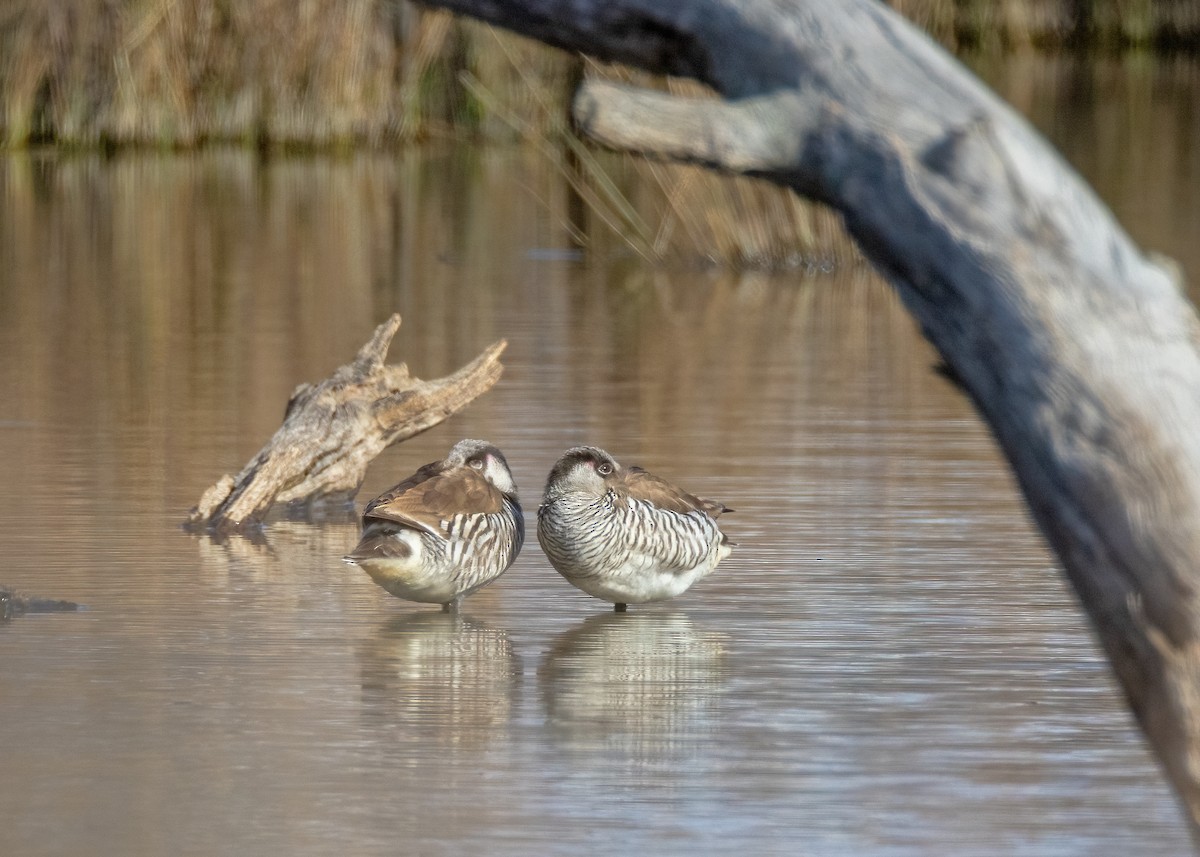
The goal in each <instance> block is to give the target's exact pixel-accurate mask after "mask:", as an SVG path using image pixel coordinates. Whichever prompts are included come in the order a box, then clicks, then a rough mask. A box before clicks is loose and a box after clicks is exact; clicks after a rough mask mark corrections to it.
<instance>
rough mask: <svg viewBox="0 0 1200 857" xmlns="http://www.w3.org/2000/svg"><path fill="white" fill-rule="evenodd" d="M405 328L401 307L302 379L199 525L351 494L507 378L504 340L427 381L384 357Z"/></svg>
mask: <svg viewBox="0 0 1200 857" xmlns="http://www.w3.org/2000/svg"><path fill="white" fill-rule="evenodd" d="M399 328H400V316H399V315H393V316H392V317H391V318H389V319H388V320H387V321H386V322H384V323H383V324H381V325H380V326H379V327H378V328H377V329H376V330H375V334H374V335H373V336H372V337H371V340H370V341H369V342H368V343H367V344H366V345H364V346H363V347H362V348H361V349H359V352H358V354H357V355H356V356H355V358H354V360H353V361H352V362H350V363H347V364H346V365H345V366H342V367H341V368H339V369H338V370H337V371H336V372H334V373H333V375H331V376H330V377H329V378H326V379H325V380H324V381H322V382H320V383H319V384H315V385H314V384H301V385H300V386H299V387H297V388H296V391H295V392H294V393H293V394H292V397H291V399H290V400H289V401H288V404H287V410H286V412H285V414H284V420H283V425H282V426H280V428H279V430H278V431H276V432H275V435H274V436H273V437H272V438H271V440H270V441H269V442H268V443H267V445H266V446H264V447H263V448H262V449H261V450H260V451H259V453H258V454H257V455H255V456H254V457H253V458H252V459H250V461H249V462H247V464H246V466H245V467H243V468H242V471H241V472H240V473H239V474H238V475H237V476H229V475H225V476H222V477H221V478H220V479H219V480H218V481H217V483H216V484H215V485H213V486H212V487H211V488H209V489H208V490H207V491H205V492H204V495H203V496H202V497H201V498H200V502H199V503H198V504H197V505H196V507H195V508H193V509H192V510H191V512H190V513H189V514H188V519H187V522H186V526H187V527H188V528H189V529H199V530H210V531H220V532H228V531H238V530H242V529H245V528H247V527H253V526H256V525H258V524H260V523H261V522H262V519H263V517H264V516H265V515H266V514H267V511H268V510H269V509H270V508H271V506H272V505H273V504H275V503H293V504H295V503H313V502H317V501H320V500H328V499H345V500H349V499H350V498H352V497H353V496H354V494H355V493H356V492H357V491H358V488H359V486H360V485H361V484H362V481H363V477H364V476H365V475H366V472H367V466H368V465H369V464H370V463H371V461H372V460H373V459H374V458H375V456H377V455H378V454H379V453H380V452H382V451H383V450H384V449H385V448H386V447H387V446H389V445H391V444H393V443H396V442H397V441H401V440H405V439H407V438H410V437H412V436H413V435H416V434H420V433H421V432H423V431H425V430H426V429H428V428H431V427H433V426H435V425H437V424H438V423H440V422H441V421H442V420H444V419H446V418H447V417H448V416H450V415H451V414H454V413H456V412H458V411H460V410H462V409H463V408H464V407H466V406H467V405H468V404H469V403H470V402H471V401H473V400H474V399H475V398H476V397H478V396H480V395H482V394H483V393H485V392H487V391H488V390H490V389H491V388H492V386H493V385H494V384H495V383H496V381H498V380H499V379H500V373H501V372H502V371H503V366H502V365H501V363H500V354H501V352H503V351H504V348H505V346H506V344H507V343H505V342H504V341H503V340H502V341H500V342H497V343H495V344H494V345H492V346H490V347H489V348H487V349H486V350H485V351H484V352H483V353H482V354H480V355H479V356H478V357H476V358H475V359H474V360H472V361H471V362H470V363H468V364H467V365H466V366H464V367H462V368H461V369H459V370H458V371H457V372H455V373H454V374H453V375H450V376H448V377H446V378H440V379H438V380H436V381H422V380H421V379H419V378H415V377H413V376H412V375H410V374H409V371H408V367H407V366H405V365H404V364H403V363H400V364H396V365H392V366H388V365H385V364H384V362H383V361H384V358H385V357H386V356H387V351H388V346H389V345H390V344H391V342H392V337H393V336H395V335H396V331H397V330H398V329H399Z"/></svg>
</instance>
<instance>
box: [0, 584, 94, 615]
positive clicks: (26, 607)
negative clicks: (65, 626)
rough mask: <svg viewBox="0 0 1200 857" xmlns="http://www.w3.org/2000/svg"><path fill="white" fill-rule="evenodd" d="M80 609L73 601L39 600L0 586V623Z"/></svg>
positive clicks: (81, 607) (33, 596)
mask: <svg viewBox="0 0 1200 857" xmlns="http://www.w3.org/2000/svg"><path fill="white" fill-rule="evenodd" d="M82 609H83V606H82V605H80V604H76V603H75V602H74V601H60V600H58V599H56V598H39V597H38V596H36V595H30V594H29V593H27V592H18V591H17V590H15V589H12V588H11V587H8V586H0V622H3V621H5V620H7V619H11V618H13V617H14V616H22V615H24V614H26V613H70V612H73V611H75V610H82Z"/></svg>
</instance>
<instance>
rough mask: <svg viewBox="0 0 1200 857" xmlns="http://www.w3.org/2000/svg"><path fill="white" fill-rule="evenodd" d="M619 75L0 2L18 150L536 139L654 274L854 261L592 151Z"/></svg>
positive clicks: (1120, 31) (1187, 23)
mask: <svg viewBox="0 0 1200 857" xmlns="http://www.w3.org/2000/svg"><path fill="white" fill-rule="evenodd" d="M892 5H894V6H895V7H896V8H898V9H899V10H900V11H901V12H903V13H904V14H906V15H908V16H910V17H911V18H912V19H914V20H915V21H916V22H917V23H919V24H920V25H921V26H923V27H925V28H927V29H928V30H929V31H930V32H931V33H933V34H934V35H935V36H936V37H938V38H939V39H941V40H942V41H943V42H945V43H946V44H948V45H949V46H951V47H957V48H961V49H965V50H969V49H973V48H987V47H1002V48H1030V47H1048V46H1059V45H1068V44H1069V45H1075V46H1089V47H1093V48H1121V47H1126V46H1130V45H1139V46H1141V45H1160V46H1166V47H1175V48H1179V47H1188V46H1190V47H1195V45H1196V37H1197V34H1200V0H1154V1H1153V2H1152V0H1046V2H1041V0H893V2H892ZM621 73H622V72H619V71H615V70H613V69H599V68H597V67H594V66H592V65H590V64H588V65H585V63H584V62H583V61H582V60H580V59H579V58H577V57H574V56H571V55H568V54H566V53H563V52H561V51H555V50H551V49H549V48H545V47H543V46H541V45H539V44H536V43H534V42H531V41H528V40H525V39H522V38H519V37H516V36H513V35H510V34H507V33H504V32H501V31H497V30H492V29H491V28H490V27H486V26H483V25H480V24H476V23H474V22H471V21H467V20H464V19H455V18H453V17H452V16H450V15H449V14H447V13H444V12H435V11H428V10H424V9H421V8H418V7H415V6H413V5H411V4H409V3H408V2H405V0H306V2H303V3H294V2H287V0H237V2H234V0H86V2H84V0H78V2H76V0H0V148H10V149H12V148H23V147H27V146H37V145H51V146H55V147H58V148H60V149H72V148H76V149H97V148H100V149H108V150H112V149H116V148H122V147H127V146H142V147H154V148H164V149H179V148H194V147H197V146H204V145H210V144H230V143H232V144H235V145H240V146H252V147H258V148H260V149H263V150H270V151H290V150H314V149H316V150H325V151H329V150H333V151H337V150H349V149H357V148H362V147H381V146H395V145H401V144H406V143H410V142H414V141H420V140H427V139H431V138H438V137H447V136H453V137H455V138H458V139H480V140H489V141H494V140H516V139H520V140H523V141H525V142H527V143H532V144H534V145H536V146H538V147H540V148H541V149H542V152H543V154H544V155H545V157H547V158H548V159H549V160H550V161H551V162H552V163H554V164H556V165H557V166H558V168H559V170H560V172H561V175H562V176H563V178H564V180H565V181H566V182H567V183H569V185H570V186H571V188H572V189H573V192H574V195H575V196H574V198H575V199H576V200H577V203H578V205H579V206H580V207H581V208H586V209H587V212H588V215H589V217H591V218H592V219H593V220H598V221H600V222H602V223H604V224H605V225H606V226H608V227H610V228H611V229H612V230H613V231H614V232H616V233H618V234H620V235H621V236H622V238H623V239H624V240H625V241H626V242H627V243H628V244H629V246H631V247H632V248H633V249H634V250H636V252H638V253H639V254H641V255H642V256H644V257H646V258H648V259H652V260H663V259H672V258H674V259H676V260H682V261H684V262H687V263H695V262H702V263H709V262H712V263H718V264H733V265H737V266H741V267H787V266H796V265H805V266H811V265H814V264H816V265H821V266H824V265H827V264H830V263H831V262H832V261H836V260H838V259H840V258H845V257H847V256H849V255H851V254H853V253H854V251H853V250H852V249H851V247H850V245H849V242H847V241H845V240H844V239H843V238H842V233H841V228H840V225H839V223H838V221H837V219H836V217H835V216H833V215H832V214H830V213H829V212H827V211H824V210H822V209H818V208H816V207H814V206H811V205H809V204H807V203H804V202H801V201H800V200H798V199H797V198H796V197H795V196H794V195H792V194H790V193H788V192H786V191H782V190H779V189H778V188H775V187H772V186H767V185H765V184H763V183H759V182H754V181H751V180H748V179H729V178H726V177H721V176H716V175H714V174H711V173H709V172H706V171H704V170H700V169H698V168H694V167H685V166H680V165H668V164H661V163H649V162H646V161H644V160H641V159H634V158H627V159H624V160H621V159H619V158H613V157H607V156H604V157H598V156H597V155H596V153H595V152H594V151H593V150H591V149H589V148H588V147H586V146H584V145H582V144H581V143H580V142H579V141H578V140H577V139H575V138H574V137H573V135H571V133H570V132H569V130H568V129H567V128H566V124H565V123H566V109H565V105H566V99H567V98H568V96H569V93H570V92H571V91H572V89H573V88H574V84H575V82H576V81H577V80H578V78H579V76H580V75H583V74H606V75H612V74H621ZM640 79H641V80H642V82H645V83H648V84H649V85H657V86H664V87H668V86H669V87H671V88H673V89H679V90H680V91H684V92H687V93H689V94H695V93H696V92H697V91H698V88H697V87H695V86H693V85H691V84H689V83H686V82H679V81H669V82H668V81H662V80H657V81H653V80H649V81H648V80H646V79H645V78H640ZM1010 97H1011V95H1010ZM1017 100H1018V101H1019V100H1020V96H1019V93H1018V98H1017ZM1018 106H1020V105H1018ZM578 219H579V218H576V220H578ZM582 240H583V236H581V241H582Z"/></svg>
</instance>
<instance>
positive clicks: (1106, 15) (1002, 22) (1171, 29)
mask: <svg viewBox="0 0 1200 857" xmlns="http://www.w3.org/2000/svg"><path fill="white" fill-rule="evenodd" d="M891 5H892V6H893V7H894V8H895V9H896V10H897V11H899V12H901V13H902V14H904V15H906V16H907V17H909V18H910V19H912V20H913V21H915V22H916V23H917V24H919V25H920V26H921V27H923V28H925V29H926V30H928V31H929V32H930V33H931V34H932V35H933V36H934V37H935V38H937V39H938V40H939V41H941V42H942V43H943V44H945V45H948V46H950V47H952V48H956V49H965V48H970V49H995V48H1001V49H1006V50H1021V49H1027V48H1031V47H1035V48H1043V49H1056V48H1062V47H1080V48H1090V49H1100V50H1121V49H1125V48H1147V47H1148V48H1161V49H1169V50H1183V51H1195V50H1197V48H1200V0H891Z"/></svg>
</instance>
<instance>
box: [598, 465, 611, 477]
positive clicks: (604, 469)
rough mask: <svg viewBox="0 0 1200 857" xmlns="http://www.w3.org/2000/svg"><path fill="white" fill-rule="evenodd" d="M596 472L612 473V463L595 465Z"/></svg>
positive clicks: (601, 473)
mask: <svg viewBox="0 0 1200 857" xmlns="http://www.w3.org/2000/svg"><path fill="white" fill-rule="evenodd" d="M596 472H597V473H599V474H600V475H601V476H607V475H608V474H610V473H612V465H611V464H601V465H598V466H597V467H596Z"/></svg>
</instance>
